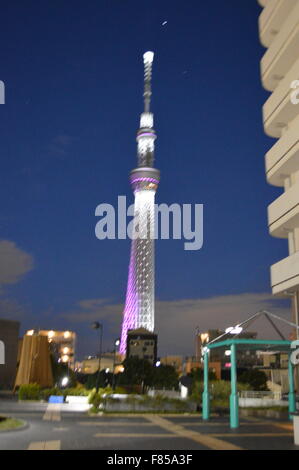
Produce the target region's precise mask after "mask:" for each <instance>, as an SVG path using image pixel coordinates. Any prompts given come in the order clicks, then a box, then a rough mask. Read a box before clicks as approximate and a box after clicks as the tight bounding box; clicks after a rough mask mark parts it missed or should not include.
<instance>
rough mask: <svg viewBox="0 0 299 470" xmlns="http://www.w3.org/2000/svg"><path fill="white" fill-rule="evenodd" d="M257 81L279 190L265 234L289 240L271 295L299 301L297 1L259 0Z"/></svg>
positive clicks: (271, 175) (269, 170)
mask: <svg viewBox="0 0 299 470" xmlns="http://www.w3.org/2000/svg"><path fill="white" fill-rule="evenodd" d="M259 3H260V5H261V6H262V7H263V11H262V13H261V15H260V18H259V34H260V40H261V43H262V44H263V46H264V47H265V48H266V51H265V53H264V55H263V57H262V59H261V80H262V84H263V86H264V88H265V89H266V90H267V91H269V92H270V96H269V98H268V99H267V100H266V102H265V104H264V106H263V121H264V130H265V133H266V134H267V135H268V136H270V137H273V138H275V139H276V142H275V143H274V145H273V146H272V147H271V148H270V149H269V150H268V152H267V154H266V158H265V160H266V178H267V181H268V183H269V184H271V185H273V186H277V187H279V188H281V190H282V194H281V195H280V196H279V197H278V198H277V199H276V200H275V201H273V202H272V203H271V204H270V206H269V207H268V225H269V232H270V234H271V235H272V236H273V237H277V238H282V239H285V240H286V242H288V256H287V257H286V258H284V259H281V260H277V262H276V263H274V264H273V265H272V266H271V286H272V292H273V294H274V295H276V296H279V297H290V298H291V299H292V312H293V320H294V321H295V322H296V323H297V324H298V305H299V296H298V292H299V99H298V98H299V81H298V79H299V54H298V51H299V2H298V0H259Z"/></svg>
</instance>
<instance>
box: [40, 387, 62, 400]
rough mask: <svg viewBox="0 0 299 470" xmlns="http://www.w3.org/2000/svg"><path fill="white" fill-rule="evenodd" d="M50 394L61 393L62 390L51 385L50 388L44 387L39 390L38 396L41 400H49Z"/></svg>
mask: <svg viewBox="0 0 299 470" xmlns="http://www.w3.org/2000/svg"><path fill="white" fill-rule="evenodd" d="M51 395H56V396H57V395H60V396H61V395H62V391H61V390H60V389H59V388H57V387H52V388H44V389H43V390H41V392H40V398H41V399H43V400H46V401H48V400H49V397H50V396H51Z"/></svg>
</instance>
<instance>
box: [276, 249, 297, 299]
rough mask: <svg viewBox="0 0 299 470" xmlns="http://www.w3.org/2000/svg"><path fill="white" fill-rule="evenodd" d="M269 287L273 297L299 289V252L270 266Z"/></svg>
mask: <svg viewBox="0 0 299 470" xmlns="http://www.w3.org/2000/svg"><path fill="white" fill-rule="evenodd" d="M271 285H272V292H273V294H274V295H275V294H276V295H281V294H284V292H286V291H289V292H293V291H295V290H297V289H298V288H299V251H297V252H296V253H294V254H293V255H291V256H289V257H288V258H285V259H283V260H282V261H279V262H278V263H276V264H274V265H273V266H271Z"/></svg>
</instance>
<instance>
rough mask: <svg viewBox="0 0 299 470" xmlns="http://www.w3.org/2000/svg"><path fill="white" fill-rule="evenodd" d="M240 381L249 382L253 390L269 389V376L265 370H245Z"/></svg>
mask: <svg viewBox="0 0 299 470" xmlns="http://www.w3.org/2000/svg"><path fill="white" fill-rule="evenodd" d="M239 380H240V382H242V383H248V384H249V385H250V387H251V390H255V391H261V390H262V391H264V390H268V387H267V380H268V378H267V376H266V374H265V372H263V371H262V370H258V369H250V370H246V371H245V372H243V373H242V374H241V375H240V377H239Z"/></svg>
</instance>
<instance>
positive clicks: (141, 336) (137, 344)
mask: <svg viewBox="0 0 299 470" xmlns="http://www.w3.org/2000/svg"><path fill="white" fill-rule="evenodd" d="M127 357H138V358H139V359H147V360H148V361H149V362H151V363H152V364H155V363H156V361H157V335H156V334H154V333H152V332H151V331H148V330H146V329H145V328H138V329H137V330H130V331H128V338H127Z"/></svg>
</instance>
